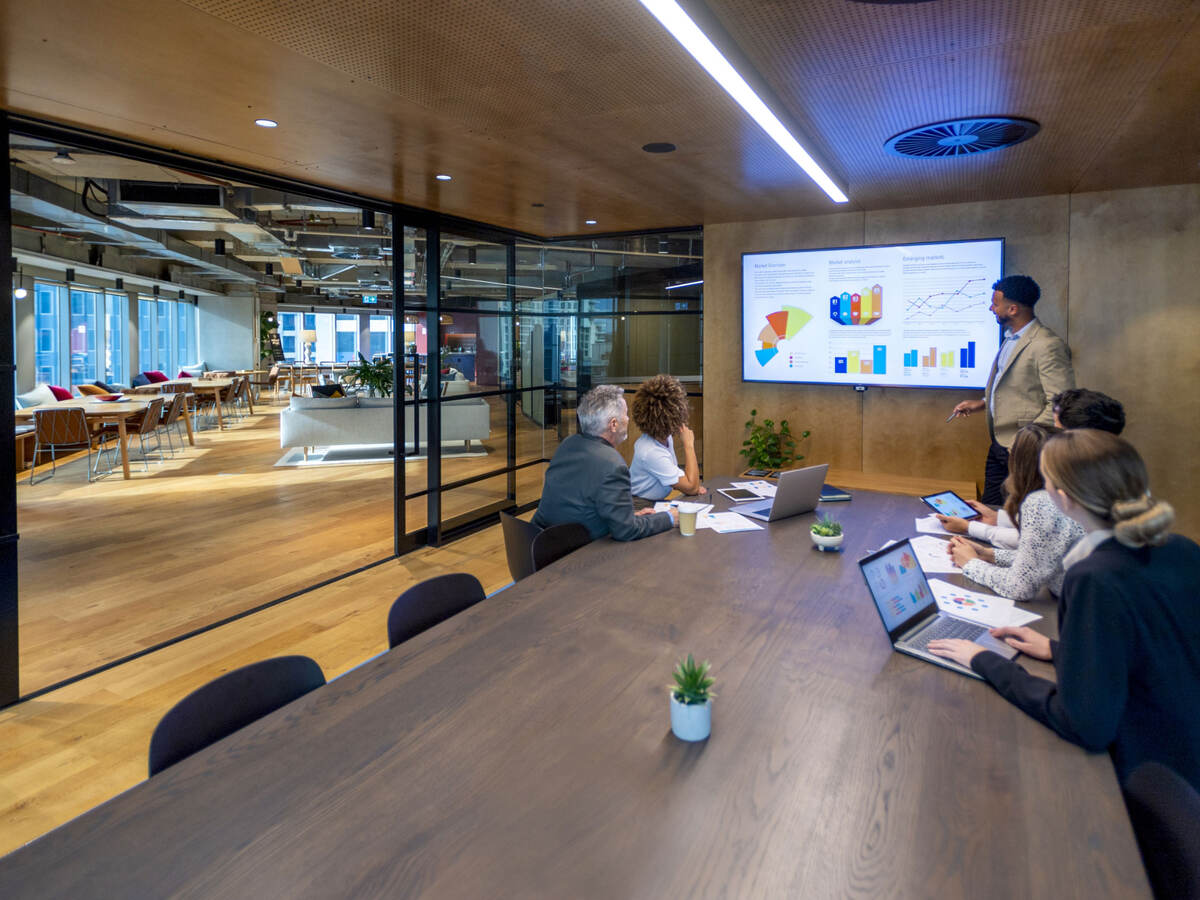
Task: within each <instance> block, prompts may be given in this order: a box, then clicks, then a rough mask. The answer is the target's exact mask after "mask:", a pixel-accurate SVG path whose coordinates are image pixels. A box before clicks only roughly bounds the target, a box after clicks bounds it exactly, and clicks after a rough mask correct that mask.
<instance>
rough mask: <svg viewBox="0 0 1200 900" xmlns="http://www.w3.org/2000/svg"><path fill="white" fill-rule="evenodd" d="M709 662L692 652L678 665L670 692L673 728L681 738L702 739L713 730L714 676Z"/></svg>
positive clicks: (684, 739) (686, 739) (682, 739)
mask: <svg viewBox="0 0 1200 900" xmlns="http://www.w3.org/2000/svg"><path fill="white" fill-rule="evenodd" d="M709 668H710V665H709V663H708V661H707V660H706V661H705V662H702V663H697V662H696V660H695V659H693V658H692V654H690V653H689V654H688V655H687V659H681V660H680V661H679V662H678V663H677V664H676V666H675V672H674V675H675V683H674V684H672V685H668V687H669V689H670V691H671V731H673V732H674V733H675V737H677V738H679V739H680V740H681V741H702V740H704V739H705V738H706V737H708V736H709V734H710V733H711V732H712V698H713V697H715V696H716V694H714V693H713V692H712V686H713V678H712V676H710V675H709V674H708V670H709Z"/></svg>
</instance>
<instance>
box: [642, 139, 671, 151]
mask: <svg viewBox="0 0 1200 900" xmlns="http://www.w3.org/2000/svg"><path fill="white" fill-rule="evenodd" d="M642 149H643V150H645V151H646V152H647V153H674V152H675V145H674V144H668V143H667V142H666V141H653V142H651V143H649V144H642Z"/></svg>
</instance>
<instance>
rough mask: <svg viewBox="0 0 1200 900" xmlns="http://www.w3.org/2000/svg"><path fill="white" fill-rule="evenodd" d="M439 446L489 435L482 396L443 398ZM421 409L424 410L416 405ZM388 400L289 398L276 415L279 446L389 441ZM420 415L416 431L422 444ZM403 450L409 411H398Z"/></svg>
mask: <svg viewBox="0 0 1200 900" xmlns="http://www.w3.org/2000/svg"><path fill="white" fill-rule="evenodd" d="M441 411H442V445H443V446H445V445H447V444H458V443H461V444H463V445H464V446H465V447H466V448H467V449H469V448H470V446H471V442H472V441H484V440H487V438H488V437H489V436H490V434H491V408H490V407H489V406H488V402H487V401H486V400H484V399H483V398H482V397H467V398H464V399H462V400H451V401H448V402H444V403H443V404H442V407H441ZM422 412H424V410H422ZM392 415H393V403H392V398H390V397H383V398H379V397H338V398H329V399H327V398H324V397H292V400H291V404H290V405H289V406H288V408H287V409H285V410H282V411H281V412H280V414H279V446H280V447H305V448H308V447H332V446H339V445H345V444H391V443H392ZM425 422H426V416H424V415H422V416H421V417H420V429H419V431H418V432H417V434H418V437H419V439H420V442H421V445H422V446H424V444H425V435H426V430H425ZM404 437H405V443H406V445H407V450H408V451H409V452H411V451H412V450H413V449H414V445H413V410H412V407H405V410H404Z"/></svg>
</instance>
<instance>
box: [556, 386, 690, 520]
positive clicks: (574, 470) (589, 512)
mask: <svg viewBox="0 0 1200 900" xmlns="http://www.w3.org/2000/svg"><path fill="white" fill-rule="evenodd" d="M576 413H577V415H578V416H579V434H573V435H571V436H570V437H569V438H567V439H566V440H565V441H563V442H562V443H561V444H559V447H558V449H557V450H555V451H554V456H553V457H552V458H551V460H550V465H549V467H548V468H547V469H546V480H545V483H544V484H543V485H542V499H541V502H539V503H538V508H537V512H536V513H534V515H533V524H534V525H537V526H538V527H539V528H548V527H549V526H551V525H561V524H562V523H564V522H579V523H581V524H583V525H585V526H586V527H587V530H588V531H589V532H590V533H591V535H592V539H593V540H595V539H596V538H599V537H604V535H606V534H611V535H612V536H613V538H614V539H616V540H618V541H636V540H637V539H638V538H644V537H649V536H650V535H652V534H658V533H659V532H660V531H668V530H670V529H671V527H672V526H673V525H674V524H675V521H676V519H675V513H674V512H673V511H672V512H669V513H667V512H662V513H656V512H654V510H653V509H645V510H641V511H640V512H637V513H635V512H634V511H633V497H632V495H631V494H630V492H629V467H628V466H626V465H625V460H624V459H622V458H621V454H620V453H618V452H617V450H616V448H617V447H618V446H620V445H621V443H622V442H624V440H625V438H626V437H628V436H629V410H628V408H627V407H626V405H625V396H624V394H623V393H622V391H621V389H620V388H619V387H617V386H616V385H611V384H603V385H600V387H597V388H593V389H592V390H590V391H588V392H587V393H586V394H584V395H583V396H582V397H581V398H580V400H579V409H578V410H577V411H576Z"/></svg>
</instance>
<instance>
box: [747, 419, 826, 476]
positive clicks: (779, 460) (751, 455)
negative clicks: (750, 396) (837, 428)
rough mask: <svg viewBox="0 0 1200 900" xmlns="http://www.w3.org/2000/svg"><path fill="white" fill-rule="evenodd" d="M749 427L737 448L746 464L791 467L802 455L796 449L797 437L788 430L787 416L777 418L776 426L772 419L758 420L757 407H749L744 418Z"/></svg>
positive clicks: (757, 467) (803, 436)
mask: <svg viewBox="0 0 1200 900" xmlns="http://www.w3.org/2000/svg"><path fill="white" fill-rule="evenodd" d="M746 428H748V429H749V430H750V435H749V437H747V438H746V440H744V441H742V449H741V450H740V451H738V452H739V453H741V454H742V456H744V457H746V464H747V466H748V467H749V468H751V469H767V470H779V469H787V468H789V467H791V465H792V463H795V462H799V461H800V460H802V459H804V456H803V455H798V454H797V453H796V441H797V437H796V436H795V435H793V434H792V430H791V428H790V427H789V426H788V423H787V419H782V420H781V421H780V422H779V427H778V429H776V427H775V422H774V420H773V419H763V420H762V421H761V422H760V421H758V410H757V409H752V410H750V418H749V419H748V420H747V421H746ZM811 433H812V432H810V431H802V432H800V436H799V440H804V438H806V437H808V436H809V435H810V434H811Z"/></svg>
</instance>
